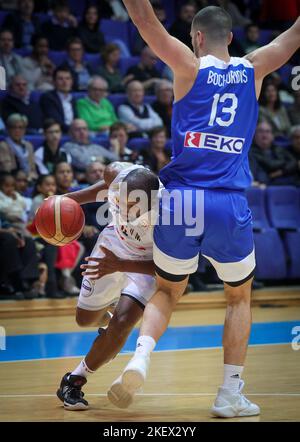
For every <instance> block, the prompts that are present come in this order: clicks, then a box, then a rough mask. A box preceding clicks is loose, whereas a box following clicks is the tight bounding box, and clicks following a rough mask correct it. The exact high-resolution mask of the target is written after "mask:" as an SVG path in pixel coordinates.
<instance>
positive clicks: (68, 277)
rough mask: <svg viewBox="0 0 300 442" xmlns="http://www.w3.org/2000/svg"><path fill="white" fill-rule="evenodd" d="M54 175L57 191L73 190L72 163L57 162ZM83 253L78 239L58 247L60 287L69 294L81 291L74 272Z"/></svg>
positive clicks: (76, 293) (61, 192) (66, 191)
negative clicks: (60, 274) (60, 275)
mask: <svg viewBox="0 0 300 442" xmlns="http://www.w3.org/2000/svg"><path fill="white" fill-rule="evenodd" d="M54 176H55V181H56V185H57V193H58V194H59V195H64V194H65V193H68V192H70V191H72V190H73V189H72V187H73V185H74V173H73V169H72V166H71V165H70V164H68V163H66V162H61V163H58V164H56V166H55V169H54ZM83 253H84V247H83V246H82V245H81V244H80V243H79V242H78V241H73V242H72V243H70V244H67V245H66V246H63V247H59V249H58V256H57V261H56V264H55V266H56V268H57V269H59V270H60V271H61V273H62V278H61V281H60V287H61V289H62V290H63V291H64V292H66V293H67V294H69V295H75V296H76V295H78V293H79V291H80V290H79V288H78V287H77V286H76V281H75V279H74V277H73V276H72V274H73V272H74V271H75V270H76V267H77V265H78V263H79V262H80V259H81V257H82V255H83Z"/></svg>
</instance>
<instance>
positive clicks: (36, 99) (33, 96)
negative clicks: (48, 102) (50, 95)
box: [30, 90, 43, 103]
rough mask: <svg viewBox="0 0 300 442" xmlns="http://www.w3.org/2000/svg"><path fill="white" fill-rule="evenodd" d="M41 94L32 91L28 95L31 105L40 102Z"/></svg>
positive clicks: (40, 92)
mask: <svg viewBox="0 0 300 442" xmlns="http://www.w3.org/2000/svg"><path fill="white" fill-rule="evenodd" d="M42 94H43V92H42V91H37V90H35V91H32V92H31V94H30V101H31V102H32V103H38V102H39V101H40V98H41V95H42Z"/></svg>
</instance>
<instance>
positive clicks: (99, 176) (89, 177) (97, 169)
mask: <svg viewBox="0 0 300 442" xmlns="http://www.w3.org/2000/svg"><path fill="white" fill-rule="evenodd" d="M104 170H105V164H104V163H101V161H94V162H93V163H90V164H89V165H88V166H87V168H86V171H85V177H86V182H87V184H88V185H89V186H92V185H93V184H96V183H98V181H101V180H103V176H104Z"/></svg>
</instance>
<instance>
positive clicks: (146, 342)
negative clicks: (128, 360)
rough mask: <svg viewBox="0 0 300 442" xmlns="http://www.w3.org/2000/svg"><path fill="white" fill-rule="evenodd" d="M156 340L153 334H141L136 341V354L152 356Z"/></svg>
mask: <svg viewBox="0 0 300 442" xmlns="http://www.w3.org/2000/svg"><path fill="white" fill-rule="evenodd" d="M155 345H156V342H155V341H154V339H153V338H152V337H151V336H140V337H139V338H138V340H137V342H136V350H135V354H136V355H143V356H150V353H151V352H152V351H153V350H154V347H155Z"/></svg>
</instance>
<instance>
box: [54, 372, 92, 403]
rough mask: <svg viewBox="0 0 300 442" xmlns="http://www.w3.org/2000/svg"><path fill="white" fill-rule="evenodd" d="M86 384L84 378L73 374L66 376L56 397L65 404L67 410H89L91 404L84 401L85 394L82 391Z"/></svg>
mask: <svg viewBox="0 0 300 442" xmlns="http://www.w3.org/2000/svg"><path fill="white" fill-rule="evenodd" d="M86 382H87V381H86V379H85V378H84V377H82V376H76V375H72V374H71V373H67V374H65V375H64V377H63V378H62V380H61V383H60V387H59V389H58V390H57V392H56V395H57V397H58V399H60V400H61V401H62V402H63V404H64V407H65V409H66V410H86V409H87V408H88V406H89V403H88V402H87V401H86V400H85V399H83V396H84V393H83V391H81V388H82V387H83V386H84V384H86Z"/></svg>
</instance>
